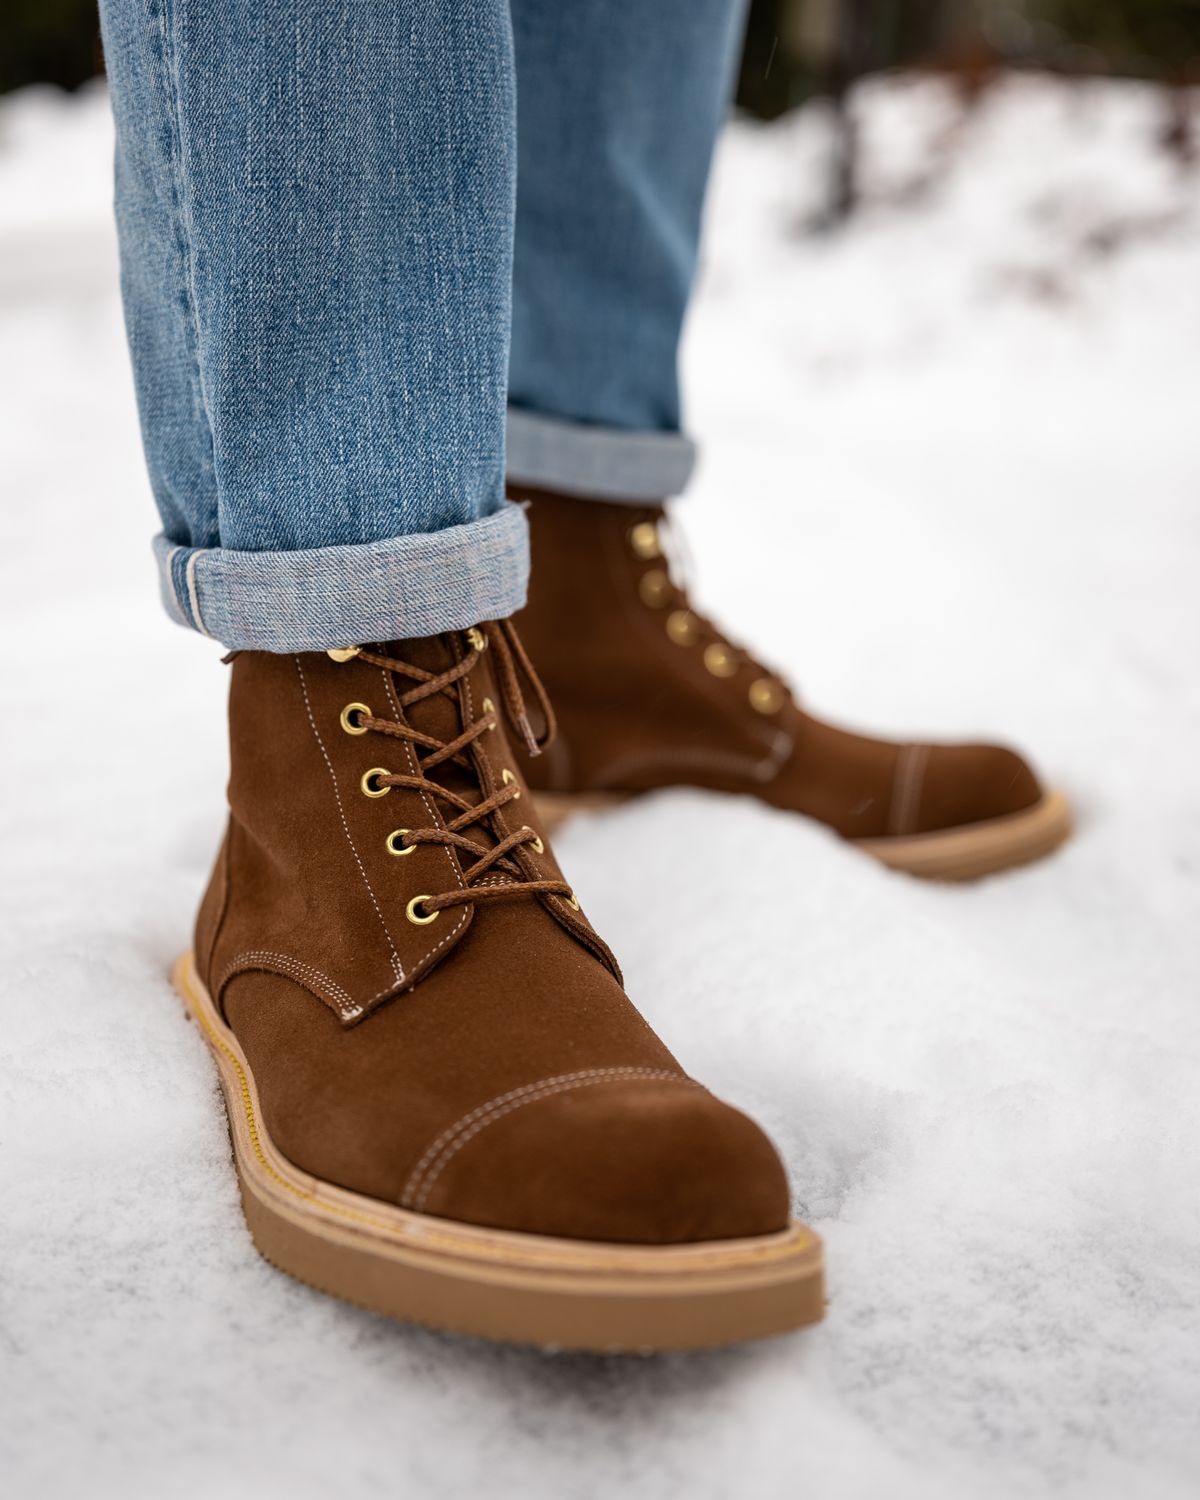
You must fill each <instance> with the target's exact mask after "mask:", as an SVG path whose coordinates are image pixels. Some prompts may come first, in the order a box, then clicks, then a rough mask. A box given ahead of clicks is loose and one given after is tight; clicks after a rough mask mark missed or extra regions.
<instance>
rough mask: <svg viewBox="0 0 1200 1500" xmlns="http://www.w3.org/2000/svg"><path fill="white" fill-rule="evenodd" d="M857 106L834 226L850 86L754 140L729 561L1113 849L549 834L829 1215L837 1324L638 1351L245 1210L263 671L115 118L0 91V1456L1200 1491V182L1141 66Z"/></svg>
mask: <svg viewBox="0 0 1200 1500" xmlns="http://www.w3.org/2000/svg"><path fill="white" fill-rule="evenodd" d="M855 107H856V110H857V112H858V114H859V116H860V119H861V123H862V129H863V151H864V162H863V174H862V194H863V202H862V205H861V207H860V210H859V212H858V214H857V216H856V217H855V219H854V220H853V222H852V223H851V224H850V226H849V227H848V228H845V229H843V230H840V231H838V230H834V231H831V232H827V233H821V232H816V231H815V230H814V227H813V226H814V223H815V222H816V221H817V220H818V219H819V217H820V206H821V205H820V197H821V195H820V192H819V183H820V170H821V161H822V155H823V152H824V150H825V143H826V140H827V122H826V121H825V119H824V117H823V115H822V113H821V112H820V110H816V109H814V110H810V111H806V112H803V113H801V114H799V115H797V116H793V117H791V118H790V119H787V120H785V121H784V122H782V123H780V124H777V125H774V126H771V127H758V126H751V125H748V124H736V125H734V126H733V127H732V128H731V129H730V130H729V131H728V133H727V134H726V136H725V138H724V141H723V144H722V147H721V152H720V159H719V163H718V168H717V174H716V181H715V185H714V191H713V195H712V199H711V204H710V214H709V227H708V240H707V249H706V258H705V267H704V273H703V277H702V282H701V288H700V292H699V296H698V300H697V306H696V311H695V317H694V319H693V323H692V327H691V329H690V332H689V338H688V346H687V354H686V374H687V385H688V393H689V398H690V402H689V411H690V424H691V426H692V427H693V428H694V430H695V431H696V432H697V433H698V435H700V436H701V437H702V438H703V440H704V443H705V452H706V458H705V462H704V467H703V472H702V474H701V475H700V478H699V481H698V483H697V485H696V487H695V491H694V493H693V495H692V496H691V497H690V498H689V499H688V501H687V502H686V504H685V505H684V506H682V507H681V511H682V512H683V523H684V524H685V526H686V528H687V531H688V533H689V536H690V540H691V550H692V553H693V563H694V568H695V572H696V576H697V579H698V588H699V592H700V597H701V600H702V602H703V603H704V604H705V605H706V606H708V607H709V608H711V609H712V610H713V611H714V612H715V613H716V614H717V615H718V616H719V617H720V618H721V619H722V620H724V621H725V622H727V624H728V625H729V627H730V629H731V631H732V633H733V634H734V635H735V636H736V637H739V638H741V639H742V640H744V641H747V642H748V643H750V644H751V645H753V646H754V647H755V648H756V649H758V650H759V651H760V653H761V654H762V655H763V656H764V657H765V658H766V659H767V660H769V661H770V662H772V663H775V664H778V665H779V666H780V667H781V668H784V669H786V670H787V671H788V672H789V673H791V674H792V675H793V676H794V678H795V680H796V681H797V682H798V683H799V685H800V688H801V691H802V693H803V695H804V697H805V699H806V701H807V702H809V703H810V704H811V705H813V706H814V707H816V708H818V709H820V710H822V711H825V712H828V713H831V714H833V715H835V716H837V717H839V718H841V719H843V720H845V721H849V722H854V723H858V724H861V725H865V726H871V727H876V728H880V729H884V730H887V731H889V732H896V733H900V734H905V735H927V734H939V735H957V734H963V735H970V736H975V735H989V736H998V737H1002V738H1004V739H1006V740H1010V741H1012V742H1015V743H1017V744H1019V745H1022V746H1025V747H1027V748H1029V749H1030V751H1031V752H1032V753H1033V754H1034V755H1035V757H1036V760H1037V762H1038V764H1039V765H1040V766H1041V767H1042V768H1043V770H1044V772H1045V773H1046V776H1047V778H1048V779H1049V780H1051V781H1053V782H1054V783H1055V784H1057V785H1060V786H1062V787H1063V788H1064V789H1065V790H1066V791H1067V792H1068V793H1069V794H1070V796H1071V797H1072V799H1073V800H1074V803H1075V805H1076V807H1077V809H1078V815H1079V832H1078V836H1077V837H1076V839H1075V840H1074V842H1073V843H1072V844H1071V845H1070V846H1069V847H1068V848H1066V849H1065V850H1064V851H1063V852H1062V853H1061V854H1060V855H1058V856H1057V857H1055V858H1053V859H1051V860H1049V861H1047V862H1046V863H1044V864H1042V865H1039V866H1036V867H1034V868H1031V869H1028V870H1025V871H1023V872H1019V873H1015V874H1011V875H1008V876H1004V877H1000V878H997V879H993V880H990V881H988V882H986V883H984V884H981V885H977V886H973V887H970V888H962V889H958V888H952V889H947V888H940V887H937V886H929V885H920V884H917V883H914V882H913V881H911V880H908V879H905V878H903V877H897V876H893V875H889V874H887V873H885V872H884V871H883V870H882V869H879V868H876V867H875V866H874V865H873V864H871V863H869V862H868V861H867V860H866V859H865V858H862V857H860V856H858V855H857V854H855V853H854V852H853V850H851V849H850V848H847V847H845V846H843V845H841V844H839V843H838V842H837V841H836V840H835V839H833V838H832V837H830V836H828V835H827V834H825V833H824V832H823V831H822V830H821V829H819V828H817V827H814V826H810V825H808V824H805V823H803V822H801V821H798V820H794V819H791V818H789V817H786V816H781V815H777V814H772V813H770V812H767V811H764V810H763V809H761V808H759V807H757V806H755V805H753V804H751V803H749V802H732V801H731V802H722V801H719V800H715V799H711V798H707V797H703V796H700V795H696V794H690V793H678V794H672V795H665V796H662V797H658V798H655V799H654V800H653V801H652V802H650V803H647V804H644V805H640V806H637V807H631V808H629V809H628V810H626V811H623V812H621V813H619V814H617V815H615V816H612V817H610V818H607V819H595V820H592V821H587V822H581V823H578V824H576V825H575V826H574V827H573V828H572V829H571V830H570V831H569V832H568V833H567V834H566V836H565V837H563V838H562V840H561V845H560V853H561V856H562V859H563V862H564V864H565V866H566V868H567V869H568V871H569V873H570V875H571V878H572V880H573V881H574V882H575V884H576V887H577V888H578V890H579V891H580V892H581V893H582V895H583V898H584V901H585V903H586V906H587V909H588V911H589V913H590V915H591V916H592V918H593V920H594V921H595V922H596V924H597V926H598V927H599V928H600V929H601V930H602V931H603V932H604V933H605V934H606V936H607V937H608V938H609V939H610V941H611V942H612V944H613V946H614V947H615V948H616V950H617V952H618V954H619V955H620V957H621V959H622V960H623V962H624V965H625V972H626V977H627V980H628V983H629V987H630V989H631V992H632V994H633V995H634V997H635V998H636V999H637V1001H638V1002H639V1003H640V1004H641V1006H642V1007H643V1008H644V1010H645V1012H646V1013H647V1015H648V1016H649V1017H650V1019H651V1021H652V1022H653V1023H654V1024H655V1025H656V1026H657V1027H659V1028H660V1029H661V1030H662V1031H663V1032H664V1033H665V1035H666V1037H667V1038H668V1040H669V1041H670V1042H671V1043H672V1045H673V1046H674V1047H675V1049H676V1051H677V1053H678V1054H679V1056H680V1057H681V1059H682V1060H683V1062H684V1063H685V1065H686V1066H688V1067H689V1068H690V1069H691V1070H692V1071H693V1072H695V1073H696V1074H697V1075H699V1076H700V1077H701V1078H703V1079H705V1080H706V1081H707V1082H709V1083H710V1084H712V1085H713V1086H714V1087H715V1088H716V1089H717V1090H719V1091H720V1092H722V1093H724V1094H725V1095H727V1096H728V1097H729V1098H731V1099H733V1100H735V1101H737V1102H739V1103H740V1104H742V1105H743V1106H744V1107H745V1108H747V1109H748V1110H750V1111H751V1112H753V1113H755V1114H756V1115H757V1116H758V1117H759V1118H760V1119H761V1120H762V1121H763V1122H764V1123H765V1124H766V1125H767V1127H768V1128H769V1129H770V1130H771V1132H772V1133H773V1135H774V1137H775V1139H776V1140H777V1142H778V1143H779V1146H780V1147H781V1149H782V1151H783V1154H784V1156H785V1157H786V1159H787V1161H788V1163H789V1164H790V1169H791V1172H792V1180H793V1185H794V1191H795V1199H796V1205H797V1211H798V1212H800V1213H802V1214H803V1215H804V1216H806V1217H807V1218H809V1219H811V1220H812V1222H813V1223H814V1224H815V1225H816V1227H817V1228H818V1229H819V1231H820V1232H821V1234H822V1235H823V1236H824V1237H825V1240H826V1243H827V1248H828V1259H829V1276H830V1295H831V1301H830V1307H829V1316H828V1319H827V1321H826V1322H825V1323H824V1325H823V1326H821V1327H819V1328H816V1329H813V1330H811V1331H809V1332H806V1333H803V1334H801V1335H798V1336H796V1337H791V1338H785V1339H779V1340H776V1341H773V1342H770V1343H767V1344H764V1345H761V1346H758V1347H749V1348H740V1349H734V1350H730V1351H727V1352H723V1353H709V1354H702V1355H696V1356H690V1357H682V1356H680V1357H670V1358H647V1359H640V1360H639V1359H616V1358H611V1359H608V1358H579V1357H566V1356H562V1355H557V1356H556V1355H553V1354H540V1353H534V1352H531V1351H521V1350H513V1349H504V1348H493V1347H489V1346H487V1345H486V1344H483V1343H476V1342H472V1341H468V1340H463V1339H455V1338H450V1337H443V1336H439V1335H437V1334H433V1333H427V1332H421V1331H416V1330H413V1329H411V1328H405V1327H400V1326H395V1325H392V1324H390V1323H388V1322H385V1321H383V1320H382V1319H379V1318H375V1317H372V1316H370V1315H368V1314H366V1313H363V1312H359V1311H357V1310H355V1309H353V1308H350V1307H345V1306H341V1305H339V1304H338V1303H336V1302H333V1301H331V1300H329V1299H328V1298H325V1297H322V1296H320V1295H318V1294H316V1293H313V1292H310V1291H309V1290H307V1289H306V1288H304V1287H302V1286H299V1285H297V1284H295V1283H293V1282H291V1281H289V1280H288V1279H286V1278H285V1277H283V1276H281V1275H279V1274H278V1273H276V1272H275V1271H273V1270H272V1269H270V1267H268V1266H267V1265H265V1264H264V1263H263V1262H262V1261H261V1260H259V1258H258V1257H257V1256H256V1254H255V1253H254V1251H253V1250H252V1249H251V1246H250V1241H249V1239H248V1237H247V1234H246V1230H245V1228H244V1226H243V1223H242V1219H241V1215H240V1212H239V1208H238V1201H237V1193H236V1189H235V1185H234V1178H233V1174H232V1171H231V1168H230V1160H229V1143H228V1137H227V1134H226V1126H225V1120H224V1116H223V1111H222V1107H221V1104H220V1100H219V1096H218V1090H217V1084H216V1078H215V1073H214V1070H213V1067H212V1064H211V1062H210V1060H209V1058H208V1056H207V1054H206V1052H205V1049H204V1046H203V1043H202V1041H201V1039H200V1036H199V1035H198V1033H197V1031H196V1029H195V1027H192V1026H188V1025H186V1024H185V1023H184V1020H183V1017H182V1013H181V1009H180V1006H179V1004H178V1002H177V1001H176V1000H175V998H174V996H173V995H172V993H171V991H170V989H169V987H168V984H167V980H166V970H167V965H168V963H169V961H170V960H171V958H172V957H173V956H174V954H175V953H176V951H177V950H178V949H179V948H180V947H181V946H182V945H184V943H185V942H186V940H187V936H188V933H189V929H190V923H191V918H192V913H193V909H194V907H195V904H196V900H197V897H198V895H199V892H200V889H201V885H202V882H203V879H204V876H205V874H206V868H207V865H208V862H209V860H210V858H211V856H212V853H213V850H214V846H215V843H216V840H217V837H218V830H219V824H220V819H221V807H222V784H223V777H224V769H225V766H224V760H225V748H224V732H225V731H224V723H223V717H222V706H223V694H224V691H225V671H224V669H223V668H222V667H221V666H220V664H219V662H218V652H217V651H216V650H215V649H214V648H213V647H212V646H211V645H210V644H208V643H204V642H202V641H201V640H200V639H199V638H189V637H188V636H186V635H185V634H183V633H182V632H181V631H180V630H178V629H177V628H176V627H174V626H172V625H170V624H169V623H168V622H167V621H166V619H165V617H162V616H160V613H159V606H158V603H157V599H156V591H155V583H154V579H153V576H152V569H151V564H150V558H149V551H148V536H149V534H150V532H151V530H152V529H153V527H154V520H153V514H152V507H151V501H150V498H149V493H148V489H147V485H146V481H145V478H144V474H143V470H142V465H141V456H140V450H139V444H138V436H137V429H136V420H135V414H134V408H133V400H132V395H131V385H130V379H129V374H128V370H127V365H126V358H125V350H124V344H123V336H122V331H121V323H120V310H119V304H118V297H117V290H116V262H115V251H114V243H113V234H112V230H111V227H110V222H109V212H108V199H109V194H110V186H109V183H110V170H109V156H110V150H111V142H110V135H109V126H108V123H107V117H106V107H105V101H104V99H103V96H102V95H101V94H100V93H99V92H93V93H90V94H85V95H84V96H83V97H80V98H77V99H75V100H73V101H69V102H65V101H63V100H61V99H59V98H57V97H54V96H51V95H49V94H44V93H29V94H25V95H23V96H20V97H17V98H15V99H13V100H10V101H8V102H6V103H4V104H3V106H2V107H0V319H2V325H0V330H2V345H0V349H2V359H0V413H2V416H0V425H2V430H3V439H2V443H3V446H2V452H0V458H2V465H0V468H2V475H3V478H2V484H3V489H4V492H5V504H4V512H3V516H4V519H3V525H4V544H3V550H2V555H0V568H2V570H3V571H2V574H0V587H2V594H0V597H2V599H3V610H4V618H5V645H4V649H3V652H2V653H0V655H2V658H3V681H4V723H5V738H4V749H3V768H2V769H3V798H4V804H5V821H4V832H3V849H4V864H3V877H2V878H3V883H4V921H3V929H2V933H0V937H2V940H3V945H4V952H3V964H2V967H0V995H2V996H3V1006H4V1026H3V1043H2V1048H3V1054H4V1055H3V1068H2V1071H0V1173H2V1182H0V1203H2V1207H0V1299H2V1300H0V1488H2V1489H3V1491H4V1493H5V1495H6V1496H10V1497H13V1500H25V1497H32V1496H38V1497H45V1496H60V1495H61V1496H84V1495H86V1496H89V1497H102V1496H110V1495H112V1496H117V1495H119V1496H122V1497H140V1496H147V1497H149V1496H154V1497H159V1496H193V1495H194V1496H217V1495H219V1496H222V1497H233V1500H240V1497H243V1496H245V1497H250V1496H273V1495H288V1496H294V1497H307V1496H318V1495H319V1496H326V1495H338V1496H350V1497H357V1496H368V1495H385V1494H403V1495H412V1496H419V1495H420V1496H438V1497H458V1496H463V1497H468V1496H469V1497H476V1496H495V1497H505V1496H521V1497H531V1496H547V1497H555V1500H561V1497H581V1500H583V1497H593V1496H596V1497H609V1496H615V1495H627V1496H631V1497H635V1500H642V1497H676V1496H678V1497H686V1500H708V1497H727V1496H733V1497H741V1496H745V1497H748V1500H771V1497H776V1496H778V1497H785V1496H786V1497H801V1496H813V1497H818V1500H851V1497H860V1496H861V1497H864V1500H865V1497H871V1500H877V1497H880V1496H887V1497H889V1500H897V1497H900V1500H903V1497H906V1496H919V1497H921V1500H936V1497H942V1496H946V1497H954V1500H963V1497H968V1500H974V1497H980V1500H987V1497H990V1496H1026V1495H1028V1496H1043V1495H1044V1496H1050V1495H1054V1496H1079V1497H1088V1500H1103V1497H1109V1496H1114V1497H1115V1496H1118V1495H1120V1496H1125V1495H1132V1496H1138V1497H1144V1496H1153V1497H1160V1496H1162V1497H1174V1496H1181V1497H1182V1496H1189V1497H1194V1496H1195V1495H1196V1494H1197V1493H1200V1146H1198V1140H1200V1019H1198V1018H1200V932H1198V926H1200V924H1198V915H1200V899H1198V898H1200V798H1198V795H1197V790H1198V789H1197V766H1198V764H1200V753H1198V752H1200V736H1198V734H1197V727H1198V726H1197V718H1198V710H1200V671H1198V670H1197V665H1196V664H1197V648H1198V647H1200V632H1198V631H1197V620H1196V608H1197V589H1198V584H1197V579H1198V578H1200V547H1198V540H1200V538H1198V532H1197V494H1198V493H1200V443H1198V441H1197V384H1198V377H1200V173H1198V172H1197V170H1196V169H1192V170H1191V171H1190V172H1189V171H1188V170H1186V169H1185V168H1183V167H1181V166H1180V165H1179V164H1178V163H1177V162H1176V161H1175V160H1173V159H1172V158H1171V157H1170V156H1169V155H1168V154H1166V153H1165V152H1164V151H1162V150H1161V149H1160V147H1159V145H1158V136H1159V132H1160V125H1161V103H1160V100H1159V99H1158V97H1157V96H1156V95H1155V94H1154V93H1153V92H1151V91H1149V90H1147V89H1145V88H1142V87H1140V86H1133V85H1120V84H1095V85H1090V84H1089V85H1069V84H1064V83H1057V82H1052V81H1048V80H1042V79H1037V78H1031V79H1021V80H1013V81H1008V82H1004V83H1002V84H1000V85H999V86H998V87H996V88H995V89H994V90H993V91H992V92H991V93H990V94H989V95H987V96H986V97H985V98H984V100H983V101H982V102H981V104H980V105H979V106H978V108H977V109H976V110H974V111H973V112H970V113H964V112H963V110H962V108H961V106H960V104H959V103H958V102H957V101H956V99H955V97H954V96H953V95H952V94H951V93H950V92H949V91H948V90H947V89H945V88H944V87H943V86H942V85H940V84H937V83H933V82H920V81H910V80H903V79H900V80H885V81H881V82H878V83H873V84H871V85H870V86H869V87H867V88H866V89H864V90H863V91H861V92H860V94H859V95H858V97H857V100H856V105H855ZM731 870H736V871H738V872H739V878H738V879H737V880H736V881H734V882H731V881H730V878H729V872H730V871H731Z"/></svg>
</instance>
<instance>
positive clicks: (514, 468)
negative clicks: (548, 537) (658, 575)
mask: <svg viewBox="0 0 1200 1500" xmlns="http://www.w3.org/2000/svg"><path fill="white" fill-rule="evenodd" d="M507 441H508V460H507V469H508V479H509V483H510V484H529V485H534V486H536V487H537V488H539V489H547V490H561V491H562V492H563V493H565V494H568V495H580V496H585V497H586V496H592V495H594V496H596V497H597V498H602V499H605V500H628V501H629V502H630V504H642V503H643V502H645V501H647V500H665V499H667V498H668V497H669V496H671V495H677V494H679V492H680V490H682V489H683V488H684V486H685V485H686V484H687V482H688V479H689V478H690V477H691V473H692V469H693V467H694V466H695V462H696V445H695V444H694V443H693V442H692V440H691V439H690V438H687V437H684V435H683V434H682V433H679V432H628V431H625V430H623V429H621V428H618V427H592V426H589V425H587V424H586V423H583V422H568V421H566V420H565V419H563V418H561V417H545V416H541V415H538V414H535V413H534V412H529V411H522V410H521V409H520V408H518V407H512V406H510V407H509V409H508V440H507Z"/></svg>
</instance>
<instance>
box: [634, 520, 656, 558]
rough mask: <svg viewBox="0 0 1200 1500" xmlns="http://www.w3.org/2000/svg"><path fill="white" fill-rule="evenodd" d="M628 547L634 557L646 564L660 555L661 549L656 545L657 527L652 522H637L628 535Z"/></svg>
mask: <svg viewBox="0 0 1200 1500" xmlns="http://www.w3.org/2000/svg"><path fill="white" fill-rule="evenodd" d="M629 545H630V546H631V547H632V548H633V550H634V553H635V555H636V556H638V557H640V558H642V559H643V560H644V561H646V562H649V560H650V559H651V558H652V557H661V555H662V548H661V547H660V546H659V544H658V527H657V526H656V525H655V524H654V522H653V521H639V522H638V524H637V525H636V526H635V527H634V528H633V529H632V530H631V531H630V533H629Z"/></svg>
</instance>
